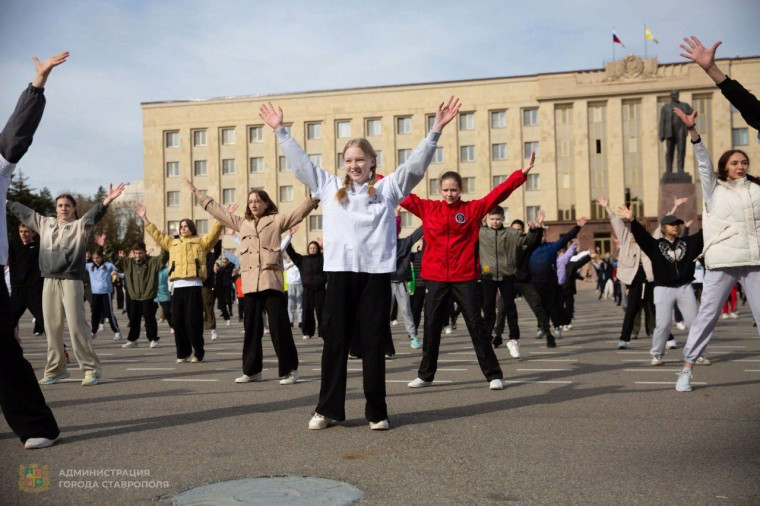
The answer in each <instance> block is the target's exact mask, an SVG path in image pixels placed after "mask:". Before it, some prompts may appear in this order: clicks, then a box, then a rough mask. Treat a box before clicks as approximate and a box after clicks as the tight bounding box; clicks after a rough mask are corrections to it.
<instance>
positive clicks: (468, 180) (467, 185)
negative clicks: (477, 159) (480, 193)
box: [462, 177, 475, 193]
mask: <svg viewBox="0 0 760 506" xmlns="http://www.w3.org/2000/svg"><path fill="white" fill-rule="evenodd" d="M462 186H464V188H462V193H475V178H474V177H463V178H462Z"/></svg>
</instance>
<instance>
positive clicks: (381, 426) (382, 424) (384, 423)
mask: <svg viewBox="0 0 760 506" xmlns="http://www.w3.org/2000/svg"><path fill="white" fill-rule="evenodd" d="M369 428H370V429H372V430H388V429H390V428H391V424H390V423H389V422H388V420H387V419H385V420H380V421H379V422H369Z"/></svg>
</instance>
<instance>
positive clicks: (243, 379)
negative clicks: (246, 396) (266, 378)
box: [235, 373, 261, 383]
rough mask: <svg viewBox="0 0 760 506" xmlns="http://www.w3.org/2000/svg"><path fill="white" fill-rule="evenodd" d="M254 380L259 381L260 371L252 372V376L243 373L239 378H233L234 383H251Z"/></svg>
mask: <svg viewBox="0 0 760 506" xmlns="http://www.w3.org/2000/svg"><path fill="white" fill-rule="evenodd" d="M254 381H261V373H258V374H254V375H253V376H248V375H247V374H243V375H242V376H240V377H239V378H235V383H251V382H254Z"/></svg>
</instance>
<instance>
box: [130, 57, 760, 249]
mask: <svg viewBox="0 0 760 506" xmlns="http://www.w3.org/2000/svg"><path fill="white" fill-rule="evenodd" d="M718 66H719V67H720V68H721V69H722V70H723V71H724V72H725V73H726V74H727V75H729V76H731V77H732V78H734V79H736V80H738V81H739V82H741V83H742V84H743V85H744V86H745V87H746V88H747V89H749V90H750V91H753V92H754V93H755V94H758V93H760V57H748V58H737V59H723V60H719V61H718ZM671 90H679V91H680V97H679V100H680V101H681V102H686V103H688V104H690V105H691V106H692V107H693V108H694V109H696V110H698V111H699V114H698V116H697V126H698V129H699V131H700V133H701V135H702V138H703V140H704V141H705V142H706V144H707V146H708V149H709V151H710V153H711V154H712V157H713V161H714V162H715V163H716V164H717V159H718V157H719V156H720V154H721V153H723V152H724V151H725V150H727V149H730V148H734V147H736V148H739V149H742V150H744V151H746V152H747V154H748V155H749V158H750V161H751V165H750V170H751V172H754V173H756V174H759V173H760V168H755V169H754V170H752V166H753V164H754V166H755V167H758V164H759V163H760V156H759V155H760V149H759V147H758V141H757V132H756V131H754V130H753V129H751V128H748V126H747V124H746V122H745V121H744V120H743V119H742V117H741V115H740V114H739V113H738V112H737V111H736V110H735V109H733V108H732V107H731V105H730V104H729V102H728V101H727V100H726V99H725V98H724V97H723V96H722V94H721V92H720V90H719V89H718V88H717V87H716V86H715V84H714V83H713V82H712V80H710V78H709V77H708V76H707V75H706V74H705V73H704V71H702V69H701V68H699V67H698V66H697V65H696V64H694V63H691V62H689V63H676V64H660V63H658V62H657V60H656V59H654V58H649V59H642V58H640V57H638V56H635V55H629V56H627V57H625V58H624V59H622V60H618V61H614V62H610V63H608V64H606V66H605V68H604V69H593V70H582V71H575V72H559V73H547V74H535V75H525V76H514V77H496V78H488V79H473V80H463V81H447V82H432V83H417V84H405V85H394V86H376V87H366V88H352V89H338V90H322V91H310V92H303V93H288V94H281V95H277V94H275V95H251V96H244V97H232V98H209V99H202V100H176V101H167V102H146V103H143V104H142V111H143V135H144V193H145V195H144V198H145V204H146V205H147V208H148V210H149V217H150V219H151V220H152V221H153V222H155V223H156V224H157V225H158V224H161V225H163V227H164V228H165V229H167V230H173V229H176V228H177V225H178V222H179V220H180V219H182V218H192V219H193V220H195V222H196V223H197V225H198V232H199V233H203V232H206V231H207V230H208V229H209V220H211V219H212V218H211V217H210V216H209V215H208V214H207V213H206V212H205V211H204V210H203V209H202V208H201V207H199V206H198V205H197V204H198V203H197V202H196V201H195V200H194V198H193V196H192V194H191V193H190V192H189V191H188V190H187V188H186V187H185V185H184V182H183V179H184V178H185V177H188V178H189V179H190V180H191V181H193V184H194V185H195V186H196V187H198V188H199V189H201V190H202V191H204V192H206V193H208V194H209V195H211V196H213V197H214V199H216V200H218V201H220V202H222V203H232V202H234V203H237V204H239V205H240V208H241V209H240V210H239V211H238V212H239V213H242V212H243V209H244V206H245V205H246V200H247V194H248V191H249V190H250V189H253V188H263V189H264V190H266V191H267V192H268V193H269V195H270V196H271V197H272V199H274V200H275V201H276V203H277V206H278V207H279V209H280V211H281V212H282V211H288V210H291V209H293V208H294V207H295V206H296V205H297V204H298V202H300V201H301V200H302V199H303V198H305V197H306V195H307V190H306V187H305V186H304V185H303V184H301V183H300V182H299V181H297V180H296V178H295V177H294V176H293V172H292V170H291V168H290V167H288V164H287V162H286V160H285V158H284V156H283V155H282V152H281V151H280V149H279V147H278V145H277V142H276V140H275V136H274V133H273V132H272V130H271V129H270V128H269V127H268V126H266V125H265V124H264V123H263V122H262V121H261V120H260V119H259V117H258V110H259V106H260V105H261V104H262V103H263V102H269V101H271V102H272V103H273V104H275V105H276V106H277V105H278V106H281V107H282V109H283V111H284V113H285V122H286V127H287V128H288V129H289V130H290V133H291V134H292V135H293V137H294V138H295V139H296V140H297V141H298V143H299V144H301V146H303V147H304V149H305V151H306V152H307V153H308V154H309V156H310V157H311V159H312V160H313V162H314V163H315V164H317V165H319V166H321V167H322V168H323V169H325V170H327V171H330V172H333V173H336V174H338V175H339V176H343V175H344V171H343V168H342V166H341V165H342V151H343V148H344V146H345V144H346V142H347V141H348V140H349V139H350V138H353V137H366V138H367V139H368V140H369V141H370V142H371V143H372V145H373V146H374V148H375V149H376V150H377V154H378V160H377V161H378V173H380V174H389V173H391V172H392V171H393V170H395V168H396V167H397V166H398V165H399V164H401V163H403V162H404V160H406V158H407V157H408V156H409V155H410V153H411V151H412V150H413V149H414V147H415V146H416V145H417V144H418V143H419V141H420V139H422V138H423V137H424V136H425V135H426V133H427V131H428V129H429V128H430V125H431V124H432V121H433V117H434V111H435V108H436V106H437V104H438V103H439V102H440V101H442V100H444V99H446V98H448V97H449V96H450V95H455V96H457V97H459V98H460V99H461V101H462V103H463V106H462V109H461V111H460V113H459V117H458V118H457V119H456V120H455V122H452V123H451V124H450V125H449V126H447V127H446V129H445V130H444V133H443V135H442V137H441V139H440V141H439V148H438V150H437V151H436V153H435V157H434V159H433V163H432V164H431V165H430V167H429V169H428V171H427V174H426V176H425V179H424V180H423V182H421V183H420V184H419V185H418V186H417V187H416V188H415V193H417V194H418V195H420V196H422V197H427V198H433V199H435V198H439V197H440V196H439V191H438V183H439V177H440V175H441V174H442V173H443V172H445V171H449V170H454V171H458V172H459V173H460V174H461V175H462V178H463V181H464V193H463V195H462V198H463V199H466V200H471V199H475V198H480V197H482V196H483V195H485V194H486V193H487V192H488V191H490V190H491V189H492V188H493V187H494V186H495V185H497V184H499V183H500V182H502V181H504V180H505V179H506V178H507V176H508V175H509V174H510V173H512V172H513V171H515V170H518V169H520V168H521V167H522V166H523V165H524V164H525V163H526V160H527V158H528V157H529V156H530V153H531V152H532V151H535V152H536V154H537V158H536V166H535V168H534V169H533V171H532V172H531V173H530V175H529V176H528V180H527V182H526V183H525V185H523V187H521V188H520V189H519V190H518V191H516V192H515V193H514V194H512V195H511V196H510V197H509V198H508V199H507V200H506V201H505V202H504V203H503V207H504V208H505V210H506V214H507V221H511V220H513V219H516V218H519V219H522V220H525V221H529V220H533V219H534V218H535V216H536V213H537V212H538V211H539V209H543V210H544V212H545V214H546V220H547V223H548V225H549V232H548V233H547V236H548V237H549V238H554V237H556V236H557V235H558V233H559V232H561V231H563V230H567V229H568V228H570V226H572V225H573V224H574V223H573V222H574V220H575V219H576V218H579V217H581V216H585V217H587V218H589V219H590V221H589V225H588V226H587V227H585V228H584V231H583V233H582V234H581V240H582V245H583V246H584V247H586V245H588V246H590V244H583V243H587V242H588V241H593V242H595V243H596V244H598V245H600V246H601V247H602V248H603V249H604V250H605V251H609V250H610V249H611V248H612V240H611V234H610V232H611V229H610V227H609V221H608V220H607V219H606V217H607V215H606V212H605V211H604V210H603V209H600V208H599V206H597V205H596V204H595V203H594V199H595V198H596V197H598V196H608V197H609V199H610V205H611V206H612V207H613V208H616V207H617V206H618V205H620V204H623V203H628V204H629V205H631V206H633V208H634V211H635V213H636V215H637V216H646V217H649V218H651V219H652V220H654V219H656V217H657V215H658V213H659V211H658V206H659V207H661V206H660V203H659V198H660V197H659V195H660V179H661V175H662V174H663V173H664V172H665V147H664V143H661V142H660V141H659V138H658V122H659V116H660V109H661V108H662V106H663V105H664V104H667V103H669V102H670V100H671V99H670V91H671ZM685 172H686V173H689V174H691V176H692V181H693V182H694V183H695V185H696V188H695V189H696V192H695V194H696V197H695V199H694V202H692V203H691V206H692V209H693V211H692V213H696V212H697V211H696V210H701V205H702V204H701V190H700V189H699V186H698V185H699V178H698V175H697V174H696V163H695V160H694V153H693V149H692V148H691V145H690V144H689V143H688V141H687V145H686V163H685ZM700 212H701V211H700ZM401 218H402V227H403V229H402V232H401V235H402V236H404V235H407V234H409V233H411V232H412V230H414V228H415V227H417V226H419V220H418V219H417V218H416V217H414V216H412V215H410V214H409V213H406V212H402V214H401ZM159 228H161V227H160V226H159ZM321 235H322V215H321V209H317V210H316V211H315V212H314V213H313V214H311V215H310V216H309V217H308V218H307V219H306V220H305V221H304V223H303V224H302V225H301V227H300V229H299V230H298V232H297V233H296V234H295V236H294V240H293V243H294V246H295V248H296V250H297V251H299V252H302V251H303V250H304V248H305V245H306V243H307V241H309V240H313V239H316V238H318V237H320V236H321ZM146 240H147V241H148V242H151V240H150V238H149V237H146ZM224 241H225V243H224V245H225V247H227V248H230V249H235V247H236V246H235V243H234V242H232V240H231V239H230V238H229V237H225V239H224Z"/></svg>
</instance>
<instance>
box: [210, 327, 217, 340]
mask: <svg viewBox="0 0 760 506" xmlns="http://www.w3.org/2000/svg"><path fill="white" fill-rule="evenodd" d="M217 337H219V334H217V333H216V329H214V330H212V331H211V340H212V341H216V338H217Z"/></svg>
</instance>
